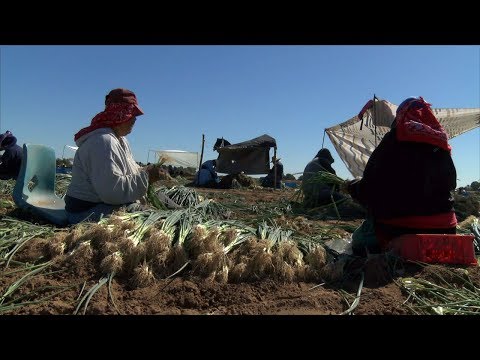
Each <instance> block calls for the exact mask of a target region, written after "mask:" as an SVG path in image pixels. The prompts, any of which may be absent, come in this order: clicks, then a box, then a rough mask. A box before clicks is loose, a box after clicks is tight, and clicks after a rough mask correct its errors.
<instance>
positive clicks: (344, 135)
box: [325, 99, 480, 177]
mask: <svg viewBox="0 0 480 360" xmlns="http://www.w3.org/2000/svg"><path fill="white" fill-rule="evenodd" d="M397 107H398V106H397V105H394V104H392V103H390V102H388V101H386V100H380V99H376V101H375V103H374V106H373V107H372V108H371V109H369V110H367V111H366V112H365V114H364V115H363V125H361V124H362V121H361V120H360V119H359V118H358V116H354V117H352V118H350V119H349V120H347V121H345V122H343V123H341V124H338V125H335V126H332V127H330V128H328V129H325V131H326V132H327V134H328V137H329V138H330V141H331V142H332V144H333V146H334V147H335V149H336V150H337V152H338V155H339V156H340V158H341V159H342V161H343V162H344V163H345V165H346V166H347V168H348V170H349V171H350V173H351V174H352V175H353V176H354V177H361V176H362V175H363V170H364V169H365V166H366V164H367V161H368V159H369V157H370V155H371V154H372V152H373V150H374V149H375V148H376V147H377V145H378V144H379V143H380V141H381V140H382V138H383V136H384V135H385V134H386V133H387V132H388V131H389V130H390V125H391V123H392V121H393V120H394V118H395V113H396V111H397ZM432 111H433V113H434V114H435V116H436V118H437V119H438V121H439V122H440V124H441V125H442V126H443V127H444V128H445V131H446V132H447V134H448V138H449V139H451V138H454V137H455V136H458V135H461V134H463V133H465V132H467V131H470V130H472V129H474V128H476V127H479V126H480V108H471V109H457V108H451V109H440V108H439V109H434V108H432ZM374 119H376V121H375V120H374ZM375 123H376V124H377V126H376V127H375ZM360 127H362V129H360Z"/></svg>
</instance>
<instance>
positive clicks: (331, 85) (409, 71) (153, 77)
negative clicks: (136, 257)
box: [0, 45, 480, 186]
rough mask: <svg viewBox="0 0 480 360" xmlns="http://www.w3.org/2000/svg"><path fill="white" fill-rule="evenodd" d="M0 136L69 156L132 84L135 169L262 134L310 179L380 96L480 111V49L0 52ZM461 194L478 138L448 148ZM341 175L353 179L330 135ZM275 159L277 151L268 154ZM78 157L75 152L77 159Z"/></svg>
mask: <svg viewBox="0 0 480 360" xmlns="http://www.w3.org/2000/svg"><path fill="white" fill-rule="evenodd" d="M0 51H1V53H0V56H1V58H0V61H1V62H0V64H1V72H0V75H1V79H0V85H1V88H0V90H1V93H0V115H1V118H0V120H1V123H0V130H1V131H2V132H4V131H6V130H10V131H12V132H13V133H14V134H15V135H16V136H17V138H18V141H19V142H20V143H25V142H28V143H42V144H48V145H50V146H52V147H53V148H55V151H56V153H57V157H61V156H62V151H63V147H64V145H66V144H69V145H74V141H73V135H74V134H75V133H76V132H77V131H78V130H79V129H80V128H82V127H84V126H87V125H89V124H90V121H91V119H92V117H93V116H95V115H96V114H97V113H98V112H100V111H103V109H104V99H105V95H106V94H107V93H108V92H109V91H110V90H111V89H113V88H117V87H124V88H128V89H130V90H132V91H134V92H135V93H136V94H137V98H138V100H139V104H140V106H141V107H142V108H143V110H144V112H145V115H143V116H140V117H139V118H138V120H137V122H136V124H135V127H134V129H133V132H132V133H131V134H130V135H128V139H129V141H130V144H131V146H132V150H133V153H134V156H135V158H136V160H137V161H142V162H146V160H147V155H148V150H149V149H163V150H171V149H177V150H187V151H198V152H200V149H201V138H202V134H205V138H206V141H205V154H204V160H206V159H212V158H216V157H217V155H218V153H217V152H214V151H213V150H212V147H213V144H214V142H215V140H216V138H217V137H224V138H225V139H227V140H229V141H230V142H231V143H236V142H241V141H245V140H249V139H251V138H254V137H256V136H259V135H262V134H264V133H266V134H269V135H271V136H273V137H274V138H275V139H276V140H277V145H278V156H279V157H281V158H282V162H283V164H284V167H285V172H286V173H297V172H301V171H303V169H304V167H305V165H306V164H307V163H308V161H310V160H311V159H312V157H313V156H314V155H315V154H316V153H317V151H318V150H319V149H320V148H321V145H322V138H323V131H324V129H325V128H326V127H330V126H333V125H336V124H338V123H340V122H343V121H345V120H347V119H349V118H350V117H352V116H354V115H355V114H357V113H358V111H359V110H360V109H361V108H362V106H363V105H364V104H365V102H367V101H368V100H369V99H371V98H372V97H373V95H374V94H375V95H377V97H379V98H382V99H386V100H388V101H390V102H392V103H395V104H399V103H400V102H401V101H402V100H404V99H405V98H406V97H408V96H418V95H420V96H423V97H424V98H425V99H426V100H427V101H428V102H430V103H431V104H432V106H433V107H437V108H448V107H458V108H473V107H480V91H479V88H480V72H479V70H480V47H479V46H457V45H455V46H426V45H421V46H420V45H419V46H397V45H395V46H383V45H382V46H380V45H378V46H362V45H356V46H325V45H315V46H313V45H312V46H303V45H302V46H299V45H285V46H276V45H275V46H274V45H252V46H239V45H231V46H230V45H217V46H202V45H198V46H183V45H182V46H180V45H179V46H163V45H151V46H140V45H134V46H103V45H97V46H80V45H72V46H63V45H62V46H0ZM450 143H451V145H452V147H453V151H452V154H453V159H454V162H455V165H456V168H457V174H458V176H457V177H458V179H459V181H458V186H464V185H467V184H470V183H471V182H472V181H474V180H479V179H480V130H479V129H478V128H477V129H475V130H472V131H470V132H468V133H466V134H463V135H460V136H458V137H457V138H454V139H452V140H451V141H450ZM325 147H327V148H329V149H330V150H331V152H332V154H333V156H334V158H335V163H334V164H333V167H334V168H335V169H336V170H337V174H338V175H339V176H341V177H342V178H352V176H351V175H350V173H349V172H348V170H347V169H346V167H345V165H344V164H343V162H342V161H341V159H340V158H339V157H338V155H337V153H336V151H335V149H334V147H333V145H332V144H331V143H330V140H329V139H328V136H326V137H325ZM271 151H272V152H273V150H271ZM69 155H70V154H69Z"/></svg>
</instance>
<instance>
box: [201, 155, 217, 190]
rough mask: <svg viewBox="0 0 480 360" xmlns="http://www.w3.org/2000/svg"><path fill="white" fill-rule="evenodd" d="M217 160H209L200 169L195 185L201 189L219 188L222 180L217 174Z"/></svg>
mask: <svg viewBox="0 0 480 360" xmlns="http://www.w3.org/2000/svg"><path fill="white" fill-rule="evenodd" d="M216 167H217V160H207V161H205V162H204V163H203V164H202V166H201V167H200V171H198V172H197V174H196V177H195V185H196V186H201V187H217V186H218V183H219V182H220V179H219V177H218V174H217V172H216V171H215V169H216Z"/></svg>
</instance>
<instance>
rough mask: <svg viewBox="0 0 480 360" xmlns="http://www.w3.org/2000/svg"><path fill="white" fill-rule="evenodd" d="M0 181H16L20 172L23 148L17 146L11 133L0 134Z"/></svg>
mask: <svg viewBox="0 0 480 360" xmlns="http://www.w3.org/2000/svg"><path fill="white" fill-rule="evenodd" d="M0 150H3V154H2V156H1V157H0V179H1V180H8V179H16V178H17V176H18V173H19V172H20V167H21V165H22V158H23V148H22V147H21V146H20V145H17V138H16V137H15V136H13V134H12V132H11V131H7V132H5V134H0Z"/></svg>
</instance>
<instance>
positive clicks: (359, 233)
mask: <svg viewBox="0 0 480 360" xmlns="http://www.w3.org/2000/svg"><path fill="white" fill-rule="evenodd" d="M450 152H451V146H450V145H449V144H448V136H447V134H446V132H445V130H444V129H443V127H442V126H441V125H440V123H439V122H438V120H437V119H436V118H435V115H434V114H433V112H432V110H431V108H430V104H428V103H427V102H425V101H424V100H423V98H422V97H418V98H408V99H406V100H405V101H404V102H402V103H401V104H400V106H399V107H398V109H397V113H396V117H395V120H394V121H393V123H392V126H391V130H390V131H389V132H388V133H387V134H386V135H385V136H384V137H383V139H382V141H381V142H380V144H379V145H378V147H377V148H376V149H375V150H374V151H373V153H372V155H371V157H370V159H369V160H368V163H367V165H366V167H365V170H364V172H363V178H362V179H360V180H354V181H352V182H350V183H349V185H348V192H349V193H350V194H351V195H352V197H353V198H354V199H355V200H357V201H358V202H359V203H360V204H362V205H363V206H364V207H365V208H366V209H367V212H368V217H367V220H365V221H364V222H363V224H362V225H361V226H360V227H359V228H358V229H357V230H356V231H355V232H354V233H353V236H352V239H353V241H352V248H353V252H354V254H357V255H365V253H368V252H370V253H378V252H381V251H383V250H385V249H386V246H387V244H388V243H389V241H390V240H392V239H393V238H395V237H397V236H399V235H403V234H421V233H423V234H455V232H456V225H457V219H456V217H455V212H454V209H453V196H452V191H453V190H455V188H456V186H457V173H456V170H455V165H454V164H453V161H452V157H451V154H450Z"/></svg>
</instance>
